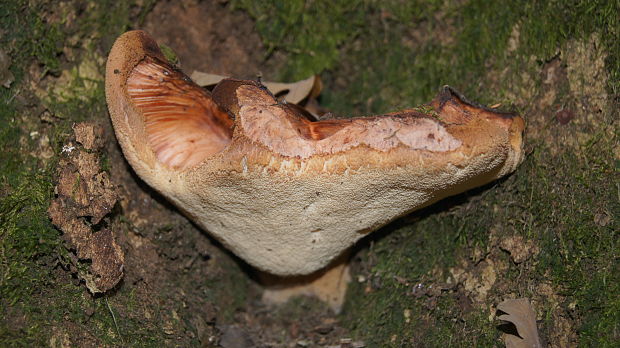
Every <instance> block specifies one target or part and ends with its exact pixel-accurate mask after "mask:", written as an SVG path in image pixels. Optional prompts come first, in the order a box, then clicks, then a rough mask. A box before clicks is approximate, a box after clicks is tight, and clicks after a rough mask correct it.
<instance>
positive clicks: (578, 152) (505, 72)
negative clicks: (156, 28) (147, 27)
mask: <svg viewBox="0 0 620 348" xmlns="http://www.w3.org/2000/svg"><path fill="white" fill-rule="evenodd" d="M188 2H191V1H188ZM153 6H154V2H150V1H136V2H135V3H134V2H132V3H124V2H120V3H119V2H113V1H110V2H106V1H103V2H102V1H96V2H95V1H86V0H84V1H64V2H60V3H58V2H52V1H30V2H28V1H21V0H9V1H3V2H1V3H0V28H1V29H2V35H1V37H0V43H1V45H0V49H2V50H4V51H5V52H6V53H7V54H8V55H9V56H10V57H11V59H12V64H11V66H10V70H11V72H12V73H13V75H15V77H16V81H15V82H14V83H13V84H12V85H11V86H10V88H5V87H0V99H1V102H2V107H1V108H0V148H2V151H1V152H0V312H2V313H5V314H4V316H3V318H2V319H1V320H0V345H21V346H32V345H37V346H39V345H64V344H68V345H72V344H73V345H75V344H79V345H101V344H105V345H129V346H139V345H142V346H155V345H158V344H159V345H161V344H174V343H175V342H176V343H178V344H181V345H199V344H203V345H205V344H207V343H205V342H207V341H208V337H215V338H217V330H215V328H214V327H215V326H214V324H213V321H214V320H216V321H218V320H219V321H220V323H225V322H229V323H230V322H233V321H235V320H236V319H235V318H236V317H235V312H237V311H238V310H239V308H243V306H247V303H249V302H251V301H252V298H256V296H255V295H256V294H254V291H255V289H254V290H253V288H252V285H251V284H252V281H251V280H250V279H248V276H247V274H246V273H244V272H243V271H241V269H240V268H242V267H239V266H237V265H236V264H235V262H233V261H231V260H230V257H229V256H227V255H226V254H225V253H223V252H221V251H220V252H218V251H214V247H212V246H207V247H204V248H202V247H199V246H196V244H199V243H200V242H199V241H200V240H201V239H203V238H204V237H203V236H202V235H201V234H200V232H198V231H197V229H196V228H195V227H194V226H193V225H191V224H189V223H188V222H186V221H185V220H184V219H183V218H181V217H180V216H178V214H177V213H176V212H174V209H173V208H171V207H170V206H167V205H166V204H165V203H164V202H163V201H162V200H161V198H159V197H157V196H156V194H155V193H153V192H152V191H148V189H145V188H143V187H141V186H138V185H136V184H135V183H133V184H132V185H134V186H131V187H133V188H131V187H130V188H128V189H127V190H128V192H126V193H125V196H126V197H129V198H127V202H129V203H126V204H125V203H122V204H120V206H119V207H118V208H117V210H116V211H115V212H114V213H113V214H112V215H111V216H109V217H108V220H107V223H109V224H110V225H114V226H117V227H118V228H119V231H122V235H121V236H120V237H119V238H121V239H124V240H125V242H126V245H131V246H135V245H136V243H138V242H136V241H140V242H139V243H143V242H144V243H147V244H148V245H151V246H152V249H149V250H151V251H150V252H152V253H153V255H154V256H153V260H158V261H157V262H161V263H158V264H157V266H156V267H155V266H152V267H153V269H155V270H158V271H157V272H160V273H157V274H158V275H162V277H163V278H162V279H167V280H169V282H170V284H169V285H168V286H163V285H160V286H158V287H157V290H158V292H156V293H155V292H149V290H152V289H154V288H155V287H145V286H142V285H140V284H142V283H140V282H141V281H142V282H144V281H143V280H140V279H139V277H137V276H136V277H130V279H128V280H126V281H125V282H124V283H122V284H121V286H120V287H119V288H118V289H117V290H116V292H114V293H112V294H108V295H106V296H103V297H95V298H93V297H91V296H90V295H89V294H87V293H86V292H85V290H84V288H83V287H82V286H80V285H79V284H77V283H78V282H77V281H76V280H75V279H73V277H72V276H71V273H70V272H67V271H65V268H69V265H70V264H71V260H70V255H69V253H70V251H67V250H66V249H65V247H64V244H63V242H62V240H61V233H60V232H59V231H57V230H56V229H54V228H53V227H52V225H51V224H50V222H49V220H48V218H47V215H46V210H47V207H48V205H49V202H50V200H51V198H52V197H53V195H54V192H53V181H54V178H53V173H54V169H55V167H56V164H57V157H58V154H59V152H60V151H61V150H62V145H63V144H64V142H65V141H66V140H67V139H68V137H69V136H70V127H71V125H72V123H74V122H77V121H83V120H94V121H97V122H100V123H102V124H105V125H107V126H108V127H109V123H108V121H107V111H106V106H105V101H104V96H103V68H104V67H103V64H104V61H105V56H106V54H107V51H108V50H109V47H110V46H111V44H112V42H113V40H114V39H115V37H116V36H117V35H118V34H120V33H121V32H123V31H124V30H126V29H129V28H139V27H140V26H141V23H142V21H143V20H144V18H145V15H146V14H147V13H148V11H149V10H150V9H151V8H152V7H153ZM226 6H227V7H226V8H227V9H228V10H230V11H232V9H237V10H242V11H247V13H249V14H250V15H251V16H252V17H253V18H254V19H255V25H256V28H257V30H258V32H259V34H260V35H261V37H262V39H263V43H264V46H265V48H266V53H265V59H266V60H268V61H270V60H276V61H277V62H276V63H273V64H272V65H271V66H274V67H276V68H277V69H274V73H275V74H279V76H273V77H272V79H273V78H275V77H280V78H282V79H297V78H302V77H306V76H307V75H308V74H310V73H321V74H322V76H323V79H324V83H325V87H326V88H325V92H324V94H323V96H322V103H323V105H324V106H326V107H328V108H330V109H332V110H335V112H336V113H340V114H360V113H376V112H387V111H392V110H395V109H398V108H403V107H411V106H415V105H418V104H420V103H421V102H425V101H428V100H429V99H430V97H431V96H432V95H433V94H434V93H435V92H436V91H437V90H438V88H439V87H441V86H442V85H444V84H449V85H451V86H453V87H455V88H457V89H459V90H460V91H462V92H463V93H464V94H465V95H467V96H468V97H470V98H471V99H474V100H478V101H481V102H483V103H487V104H491V105H492V104H496V103H499V104H501V108H504V109H516V110H518V111H519V112H520V113H521V114H523V115H524V116H525V118H526V119H527V121H528V129H527V132H526V139H527V140H526V141H527V145H526V146H527V152H528V155H527V158H526V160H525V162H524V163H523V165H522V166H521V167H520V168H519V169H518V170H517V172H516V173H514V174H513V175H512V176H510V177H509V178H507V179H505V180H503V181H501V182H498V183H494V184H492V185H489V186H487V187H484V188H481V189H479V190H475V191H474V192H469V193H466V194H464V195H461V196H459V197H455V198H451V199H448V200H446V201H444V202H440V203H439V204H437V205H435V206H433V207H430V208H428V209H426V210H424V211H422V212H419V213H416V214H414V215H412V216H409V217H407V218H403V219H401V220H399V221H397V222H395V223H393V224H391V225H389V226H387V227H385V228H383V229H382V230H381V231H380V232H379V233H377V235H376V236H374V237H371V239H369V240H367V241H365V243H362V244H361V245H360V246H359V248H358V253H357V255H356V256H355V257H354V278H355V279H356V281H355V282H354V283H353V284H352V285H351V286H350V293H349V297H348V302H347V306H346V308H345V311H344V313H343V314H342V315H341V316H340V320H341V323H342V325H343V326H345V327H346V328H347V329H348V330H349V331H348V332H347V335H350V336H352V337H353V338H354V339H356V340H363V341H364V342H366V344H367V346H369V347H374V346H394V347H399V346H439V345H446V344H448V345H451V346H453V345H458V346H467V347H469V346H491V345H498V344H501V339H500V336H501V332H500V331H499V330H498V329H497V327H496V326H497V324H499V322H498V321H497V320H496V319H495V317H494V314H495V313H494V311H495V307H496V305H497V304H498V303H499V302H501V301H502V300H503V299H506V298H516V297H528V298H530V299H531V300H532V303H533V305H534V308H535V309H536V311H537V315H538V320H539V322H538V325H539V329H540V332H541V337H542V338H543V340H544V341H545V342H546V343H549V344H551V345H552V346H573V345H581V346H613V345H614V344H615V343H616V342H618V341H619V340H620V314H619V313H620V279H619V275H620V262H619V257H620V255H619V250H620V245H619V241H620V238H619V237H620V233H619V231H620V225H619V219H620V176H619V174H618V169H619V163H620V150H619V145H618V144H619V130H620V128H619V125H618V122H619V121H618V120H619V119H620V114H619V112H618V110H619V109H620V108H619V106H620V43H619V42H620V19H619V17H618V13H620V3H619V2H618V1H614V0H607V1H602V0H601V1H577V0H575V1H569V2H565V1H545V2H539V1H533V0H532V1H522V2H514V3H512V2H511V3H507V2H504V1H477V0H470V1H454V2H451V1H434V0H417V1H409V2H400V1H387V2H374V1H365V0H359V1H342V2H338V3H336V4H334V3H333V2H332V1H314V2H305V1H287V2H260V3H253V2H250V1H244V0H235V1H231V2H230V3H228V4H227V5H226ZM205 20H208V19H205ZM172 48H173V49H174V47H172ZM270 64H271V63H270ZM276 70H277V72H276ZM109 139H110V140H111V141H113V137H109ZM107 149H108V150H107V151H108V155H107V156H104V158H103V159H102V160H103V163H104V164H105V165H106V166H108V167H109V168H111V169H109V170H110V171H112V172H114V171H115V170H116V169H115V168H120V169H118V171H119V172H123V173H125V174H123V175H124V176H122V175H121V176H118V177H119V178H124V179H123V180H126V181H127V182H130V181H132V182H133V181H134V180H135V178H132V177H131V175H130V174H128V173H129V171H128V170H127V169H126V168H125V167H123V166H124V164H123V165H121V164H119V163H123V162H122V159H121V157H120V155H119V153H118V148H115V147H114V145H111V146H109V147H108V148H107ZM113 176H114V175H113ZM117 184H119V185H121V183H120V182H119V183H117ZM127 185H129V184H127ZM134 189H135V191H131V190H134ZM136 192H138V193H136ZM136 197H137V198H136ZM138 198H139V199H141V200H147V199H149V200H150V201H149V203H148V205H147V207H145V208H144V210H140V209H143V208H135V209H134V207H135V206H136V205H137V203H136V202H137V201H138ZM145 204H147V203H145ZM146 209H149V210H152V211H155V212H156V213H157V214H159V215H161V216H163V217H165V218H160V220H157V219H155V221H154V223H150V224H146V223H141V222H140V217H139V215H140V214H138V213H139V212H142V211H145V210H146ZM151 214H155V213H151ZM136 231H137V232H136ZM151 242H152V243H151ZM149 243H151V244H149ZM203 249H204V250H208V252H204V253H203V254H204V255H206V254H209V255H210V257H211V258H212V259H213V260H211V261H207V260H206V259H207V258H206V257H205V260H202V259H201V257H198V261H191V262H192V263H189V260H196V259H195V258H194V256H195V254H197V255H202V254H201V252H202V251H201V250H203ZM156 256H157V257H156ZM149 260H150V259H149ZM162 260H164V261H162ZM136 262H137V261H136ZM194 262H198V263H199V264H200V265H202V263H204V265H205V266H204V268H200V270H204V269H207V270H208V271H205V272H206V273H205V274H204V275H200V274H201V273H199V275H200V277H202V278H200V277H197V276H196V274H195V273H192V272H194V271H195V270H194V271H191V272H190V271H187V272H186V271H178V269H177V268H175V267H176V266H172V265H176V264H179V263H183V264H184V265H185V264H189V265H190V266H188V267H186V268H183V267H185V266H183V267H181V268H180V269H182V270H187V269H191V267H195V265H194V266H192V265H193V263H194ZM209 262H211V263H209ZM136 265H141V266H142V265H143V264H139V263H136ZM206 265H209V266H208V267H207V266H206ZM201 267H203V266H201ZM153 272H155V271H153ZM173 275H174V276H173ZM154 277H155V276H154ZM248 284H250V285H248ZM229 295H230V296H229ZM201 297H203V298H204V299H205V301H206V302H204V303H203V302H198V300H197V299H199V298H201ZM188 303H189V305H188ZM209 306H213V308H211V307H209ZM292 306H302V307H298V308H297V307H295V308H293V309H291V308H287V309H285V310H284V312H283V313H302V312H304V311H305V308H306V307H304V306H306V305H305V304H303V303H300V302H295V303H293V304H292ZM207 307H209V308H211V309H205V308H207ZM198 308H199V309H198ZM299 308H302V309H301V310H300V309H299ZM213 311H215V312H217V313H219V314H218V315H217V316H216V317H217V319H213V314H212V313H211V312H213ZM197 312H200V315H197V314H196V313H197ZM205 337H207V338H205ZM283 337H289V336H283Z"/></svg>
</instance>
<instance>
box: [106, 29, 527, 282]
mask: <svg viewBox="0 0 620 348" xmlns="http://www.w3.org/2000/svg"><path fill="white" fill-rule="evenodd" d="M106 98H107V102H108V106H109V110H110V115H111V118H112V122H113V124H114V129H115V132H116V135H117V138H118V141H119V142H120V144H121V147H122V149H123V153H124V154H125V157H126V158H127V160H128V161H129V163H130V164H131V166H132V167H133V169H134V170H135V171H136V173H137V174H138V175H139V176H140V177H141V178H142V179H143V180H144V181H146V182H147V183H148V184H149V185H150V186H151V187H153V188H155V189H156V190H157V191H159V192H160V193H161V194H163V195H164V196H165V197H167V198H168V199H169V200H170V201H171V202H173V203H174V204H175V205H176V206H177V207H178V208H179V209H180V210H182V211H183V212H184V213H185V214H186V215H187V216H188V217H189V218H191V219H192V220H193V221H195V222H196V223H197V224H198V225H200V226H201V227H202V228H204V229H205V230H207V231H208V232H209V233H210V234H211V235H213V236H214V237H215V238H216V239H218V240H219V241H221V242H222V243H223V244H224V246H226V247H227V248H229V249H230V250H231V251H232V252H233V253H235V254H236V255H237V256H239V257H241V258H242V259H243V260H245V261H246V262H248V263H249V264H251V265H253V266H254V267H256V268H258V269H260V270H262V271H265V272H267V273H270V274H273V275H277V276H282V277H290V276H300V275H309V274H312V273H314V272H317V271H320V270H322V269H325V267H326V266H328V265H329V264H330V262H332V261H333V260H335V259H336V258H337V257H338V256H339V255H341V254H343V252H345V251H346V250H347V249H348V248H349V247H350V246H352V245H353V244H354V243H355V242H356V241H358V240H359V239H360V238H362V237H364V236H366V235H367V234H368V233H370V232H372V231H374V230H376V229H378V228H379V227H381V226H383V225H385V224H386V223H388V222H390V221H392V220H394V219H395V218H398V217H400V216H403V215H405V214H408V213H410V212H412V211H414V210H416V209H419V208H421V207H424V206H427V205H429V204H431V203H433V202H436V201H438V200H440V199H442V198H445V197H448V196H451V195H455V194H458V193H460V192H463V191H466V190H468V189H470V188H473V187H476V186H480V185H483V184H486V183H488V182H490V181H493V180H495V179H497V178H500V177H502V176H504V175H506V174H509V173H511V172H512V171H514V170H515V168H516V167H517V166H518V165H519V163H520V162H521V160H522V158H523V147H522V133H523V130H524V125H525V124H524V121H523V119H522V118H521V117H519V116H516V115H513V114H509V113H500V112H497V111H494V110H491V109H487V108H484V107H481V106H478V105H475V104H473V103H471V102H468V101H467V100H465V99H464V98H463V97H462V96H460V95H459V94H458V93H456V92H455V91H454V90H453V89H451V88H449V87H444V88H443V89H442V90H441V91H440V93H439V94H438V95H437V97H436V98H435V99H434V100H433V101H432V102H431V103H430V104H428V105H426V106H425V107H422V108H418V109H408V110H403V111H398V112H394V113H390V114H385V115H379V116H369V117H356V118H349V119H335V120H323V121H314V122H313V121H310V120H308V119H307V118H305V117H304V116H303V114H302V113H301V112H300V111H299V108H297V107H292V106H291V105H290V104H286V103H280V102H279V101H278V100H277V99H276V98H274V96H273V95H272V94H271V93H270V92H269V91H268V90H267V89H266V88H265V87H264V86H262V85H261V84H260V83H259V82H256V81H246V80H235V79H225V80H223V81H221V82H220V83H219V84H218V85H217V86H216V87H215V88H214V90H213V92H212V93H210V92H208V91H206V90H204V89H203V88H200V87H199V86H198V85H196V84H195V83H194V82H192V81H191V79H189V78H188V77H187V76H186V75H185V74H183V73H182V72H181V71H179V70H178V69H176V68H175V67H174V66H172V65H171V64H169V63H168V62H167V61H166V59H165V58H164V56H163V54H162V53H161V51H160V50H159V48H158V46H157V44H156V43H155V41H154V40H153V39H151V38H150V37H149V36H148V34H146V33H145V32H143V31H131V32H127V33H125V34H123V35H122V36H121V37H120V38H119V39H118V40H117V41H116V43H115V44H114V46H113V48H112V50H111V52H110V55H109V57H108V61H107V71H106ZM328 273H329V272H328Z"/></svg>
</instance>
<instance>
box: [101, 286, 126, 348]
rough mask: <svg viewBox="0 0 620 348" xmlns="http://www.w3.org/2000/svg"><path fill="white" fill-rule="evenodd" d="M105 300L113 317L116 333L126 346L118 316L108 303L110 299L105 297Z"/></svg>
mask: <svg viewBox="0 0 620 348" xmlns="http://www.w3.org/2000/svg"><path fill="white" fill-rule="evenodd" d="M103 298H104V299H105V304H106V305H107V306H108V310H109V311H110V314H111V315H112V321H114V326H115V327H116V333H118V337H119V338H120V339H121V342H122V343H123V345H124V344H125V340H123V336H122V335H121V330H120V329H119V328H118V323H117V322H116V316H115V315H114V311H113V310H112V307H110V303H109V302H108V297H107V296H104V297H103Z"/></svg>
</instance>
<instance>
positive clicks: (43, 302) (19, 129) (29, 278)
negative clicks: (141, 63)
mask: <svg viewBox="0 0 620 348" xmlns="http://www.w3.org/2000/svg"><path fill="white" fill-rule="evenodd" d="M84 5H87V4H82V5H80V6H84ZM108 5H109V6H108ZM88 6H90V7H89V8H88V11H87V15H85V16H80V17H79V18H80V20H79V21H78V22H73V23H70V22H69V20H68V18H70V16H67V15H66V14H67V13H66V11H75V10H76V6H73V5H71V6H68V7H63V6H58V4H56V3H55V2H52V1H40V2H31V1H21V0H15V1H2V2H0V14H1V15H0V28H1V30H2V32H3V35H2V36H1V37H0V46H1V47H3V49H4V50H5V52H7V53H8V54H9V55H10V56H11V59H12V62H13V63H12V65H11V67H10V69H11V71H12V72H13V74H14V75H15V76H16V81H15V83H14V84H13V85H12V86H11V88H10V89H6V88H3V87H0V100H1V102H2V105H3V107H2V108H0V148H2V151H1V152H0V294H1V296H0V312H2V313H3V316H2V319H0V345H2V346H24V347H32V346H47V345H49V344H50V342H52V341H53V340H62V334H63V332H64V331H63V330H65V326H64V325H63V324H61V323H64V322H65V321H69V322H72V323H74V324H75V325H78V326H80V325H84V326H88V330H86V331H88V332H91V333H93V335H95V336H96V337H97V338H96V340H101V341H103V342H107V343H108V344H117V343H118V342H119V340H118V339H119V338H118V337H116V336H115V335H116V334H115V332H116V329H115V325H114V323H113V321H112V319H111V316H110V310H109V309H108V306H107V305H106V304H105V303H104V302H103V301H104V299H102V298H99V299H95V300H94V302H93V300H92V299H90V297H89V296H84V289H83V287H81V286H78V285H76V284H74V283H73V282H72V281H71V278H70V276H69V275H68V273H66V271H64V270H62V268H65V267H68V265H69V261H68V257H69V256H68V252H67V250H66V249H65V247H64V245H63V242H62V239H61V238H60V232H59V231H58V230H56V229H55V228H54V227H53V226H52V225H51V222H50V221H49V219H48V217H47V208H48V206H49V203H50V200H51V198H52V196H53V187H54V186H53V179H52V177H53V175H52V173H53V168H55V165H54V163H56V159H55V158H52V159H49V160H42V159H40V158H38V157H37V156H36V153H37V152H38V146H39V144H38V139H39V138H38V137H37V136H36V135H35V134H42V133H44V134H45V135H47V136H49V138H50V146H51V148H52V150H53V151H54V152H55V153H58V152H59V150H60V146H61V144H62V143H63V142H64V140H65V139H66V137H67V136H68V134H69V131H70V127H71V124H72V123H73V122H76V121H80V120H84V119H92V118H93V115H95V118H96V117H99V116H96V115H100V116H101V117H103V115H105V102H104V97H103V77H102V76H103V75H102V73H103V68H104V66H103V59H102V58H101V57H102V56H101V54H100V53H99V55H97V53H95V52H97V50H98V48H97V47H98V46H97V45H98V43H97V44H95V43H94V42H95V41H94V40H98V39H99V38H101V37H102V35H106V37H107V40H108V42H109V45H111V42H112V40H113V38H114V37H115V36H116V35H117V34H118V33H120V32H122V31H123V30H124V28H126V27H127V25H128V17H129V8H130V6H131V4H130V3H123V4H120V5H119V3H118V2H112V1H110V2H109V3H108V4H106V2H96V3H95V2H93V3H91V4H90V5H88ZM63 11H64V12H63ZM17 28H19V29H17ZM78 31H79V33H77V34H76V32H78ZM72 35H77V36H74V37H73V38H71V40H73V41H72V42H74V43H76V44H77V43H79V42H83V41H81V40H86V41H87V42H90V44H88V45H87V46H89V47H88V50H87V52H88V53H83V51H80V50H79V49H77V48H76V47H71V49H75V50H76V52H77V54H76V55H75V56H73V57H72V59H75V60H76V61H65V59H68V58H70V57H65V56H63V54H62V53H63V46H65V43H66V41H67V40H69V38H70V36H72ZM110 36H111V37H110ZM76 38H77V39H76ZM76 40H77V41H76ZM31 63H35V64H37V65H40V66H42V75H41V76H26V70H27V69H28V67H29V66H30V64H31ZM75 63H79V64H77V65H73V64H75ZM63 69H64V70H63ZM49 74H52V75H54V76H58V77H60V79H61V80H62V77H63V76H66V77H67V79H66V80H65V82H66V84H64V85H60V84H58V87H54V86H48V87H49V88H50V91H51V93H49V94H47V95H45V96H40V97H43V98H44V99H45V100H43V102H44V104H45V106H46V108H47V110H49V111H50V112H51V113H52V114H53V115H54V116H55V117H56V118H57V119H58V121H56V122H55V123H53V124H49V125H45V126H44V125H43V124H42V123H41V120H39V119H38V116H39V113H40V111H38V112H34V111H33V109H31V108H29V104H28V103H34V104H41V102H42V100H37V97H36V96H35V95H34V94H32V93H30V94H29V93H28V92H25V91H28V88H27V87H26V86H24V84H25V83H28V82H26V81H24V80H25V79H26V78H31V79H35V80H37V81H38V79H41V78H44V77H45V75H49ZM63 74H64V75H63ZM24 101H25V102H24ZM43 127H48V128H43ZM91 306H94V314H93V315H92V316H90V317H89V316H88V315H86V314H85V309H86V308H89V307H91ZM117 319H120V320H122V321H121V322H120V325H119V326H121V327H120V328H121V330H122V332H125V334H126V337H125V338H124V339H125V340H126V342H128V343H130V344H131V345H132V346H139V345H149V343H153V342H154V341H157V340H160V339H161V334H159V335H158V334H157V332H156V330H155V329H154V328H152V327H149V328H146V329H145V328H144V325H143V323H142V320H140V319H139V318H128V319H124V318H122V317H121V316H119V315H118V314H117ZM94 328H95V329H94ZM97 328H98V329H97ZM50 340H52V341H50Z"/></svg>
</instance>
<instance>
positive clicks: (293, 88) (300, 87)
mask: <svg viewBox="0 0 620 348" xmlns="http://www.w3.org/2000/svg"><path fill="white" fill-rule="evenodd" d="M191 78H192V80H194V82H196V84H198V85H199V86H202V87H209V86H213V85H216V84H218V83H219V82H220V81H222V80H223V79H225V78H228V76H223V75H217V74H208V73H203V72H200V71H194V72H193V73H192V76H191ZM263 85H265V87H267V89H269V91H270V92H271V93H272V94H273V95H277V94H280V93H282V92H286V94H285V96H284V100H286V101H287V102H288V103H293V104H297V103H299V102H300V101H302V100H304V99H306V97H308V96H311V97H316V96H317V95H318V94H319V93H320V86H321V82H320V79H319V78H318V76H316V75H315V76H310V77H308V78H307V79H305V80H301V81H297V82H291V83H283V82H270V81H263Z"/></svg>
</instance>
